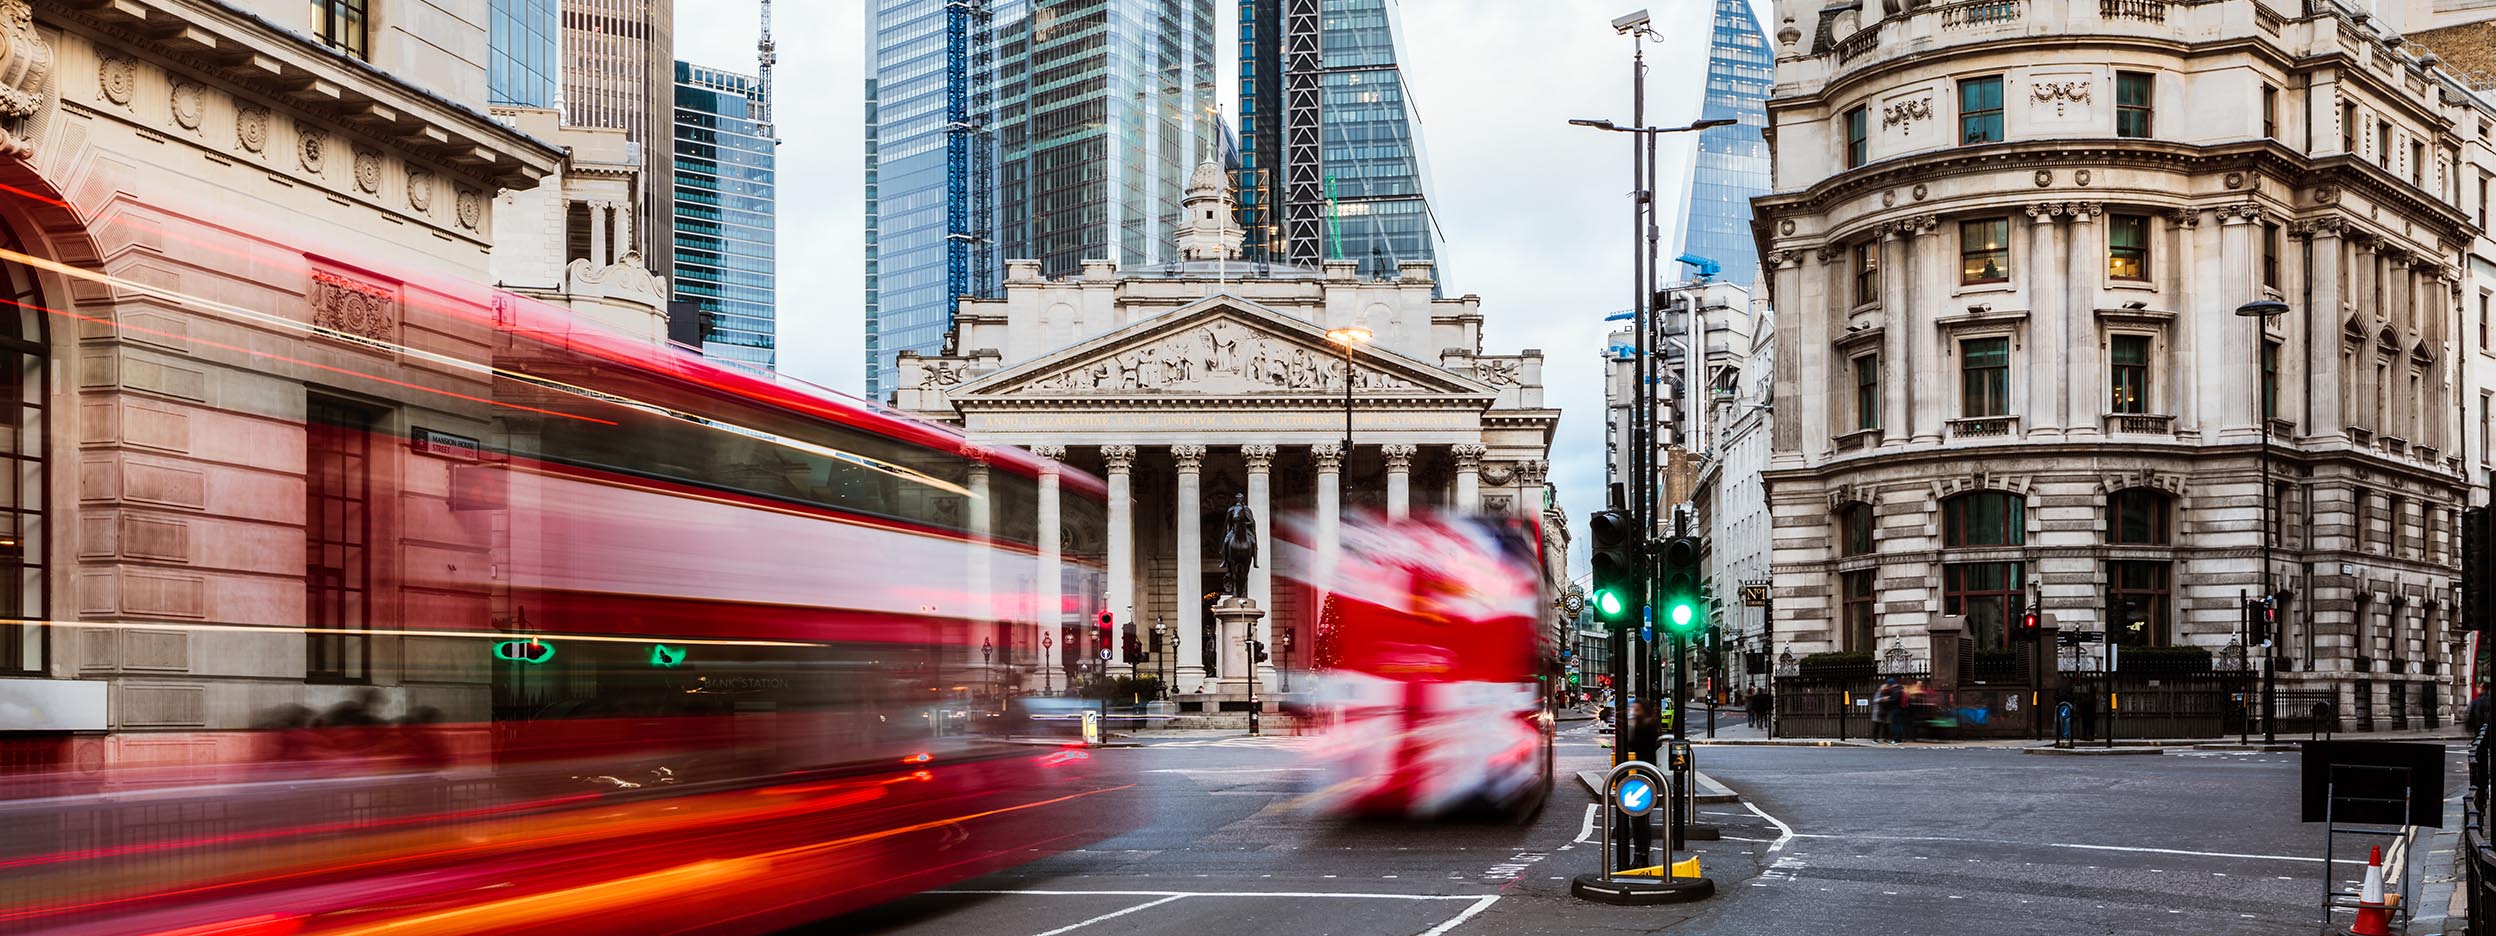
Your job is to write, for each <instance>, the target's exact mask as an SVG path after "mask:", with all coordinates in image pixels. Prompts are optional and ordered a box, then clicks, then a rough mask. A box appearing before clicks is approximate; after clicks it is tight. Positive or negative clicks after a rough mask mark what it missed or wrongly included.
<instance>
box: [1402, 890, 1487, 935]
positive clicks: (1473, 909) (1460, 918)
mask: <svg viewBox="0 0 2496 936" xmlns="http://www.w3.org/2000/svg"><path fill="white" fill-rule="evenodd" d="M1498 902H1499V895H1497V894H1493V895H1491V896H1489V897H1484V898H1482V899H1480V900H1476V901H1474V902H1473V906H1470V907H1466V908H1465V912H1463V913H1459V914H1457V915H1456V916H1455V917H1454V918H1451V919H1449V920H1448V921H1447V922H1445V923H1441V924H1439V925H1437V926H1433V927H1431V928H1429V929H1426V930H1423V931H1421V936H1446V933H1447V931H1449V930H1452V929H1455V928H1456V927H1458V926H1461V925H1463V924H1464V922H1465V921H1466V920H1470V919H1473V915H1474V914H1477V913H1480V912H1482V911H1484V910H1488V909H1490V908H1491V905H1492V904H1495V903H1498Z"/></svg>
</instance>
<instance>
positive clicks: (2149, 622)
mask: <svg viewBox="0 0 2496 936" xmlns="http://www.w3.org/2000/svg"><path fill="white" fill-rule="evenodd" d="M2126 572H2145V573H2154V574H2151V575H2148V576H2147V578H2148V580H2149V581H2148V582H2147V583H2145V584H2139V585H2136V584H2132V583H2130V582H2127V581H2126V580H2125V577H2124V573H2126ZM2126 602H2129V603H2131V604H2132V605H2133V607H2134V608H2135V609H2137V610H2139V611H2140V612H2142V617H2143V618H2144V620H2143V621H2142V622H2141V625H2142V631H2141V636H2140V639H2138V640H2130V639H2125V638H2126V637H2127V636H2128V635H2127V634H2126V633H2125V632H2127V631H2129V630H2130V625H2129V624H2128V623H2127V624H2126V625H2125V626H2124V627H2122V628H2117V627H2115V626H2113V625H2114V623H2115V615H2116V613H2117V611H2118V609H2120V608H2122V607H2123V605H2124V604H2125V603H2126ZM2174 603H2175V563H2174V562H2171V561H2168V560H2163V559H2109V560H2107V561H2106V620H2107V623H2108V627H2107V628H2106V630H2107V635H2106V639H2107V640H2108V641H2109V642H2111V643H2113V644H2114V645H2116V646H2122V647H2164V646H2166V645H2167V643H2168V641H2169V640H2170V639H2171V636H2170V633H2171V631H2172V630H2173V628H2172V627H2171V625H2170V622H2169V620H2168V618H2169V613H2170V609H2171V608H2172V607H2173V606H2174Z"/></svg>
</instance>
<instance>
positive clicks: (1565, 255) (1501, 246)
mask: <svg viewBox="0 0 2496 936" xmlns="http://www.w3.org/2000/svg"><path fill="white" fill-rule="evenodd" d="M758 2H759V0H703V2H700V3H691V2H679V3H678V4H677V22H676V55H677V57H678V58H681V59H684V60H686V61H689V62H694V63H697V64H701V65H708V66H712V67H715V68H724V69H728V70H731V71H741V72H751V71H752V70H753V68H754V42H755V38H756V32H757V29H758V22H759V16H758V15H757V6H758ZM868 2H870V0H782V2H780V3H779V4H777V5H775V6H774V8H773V10H772V14H773V24H772V34H773V36H774V38H775V39H776V40H777V44H778V47H779V50H780V61H779V65H778V67H777V68H776V69H775V70H774V79H773V81H774V84H775V91H776V94H775V97H776V98H777V101H776V102H775V106H774V112H773V122H774V123H775V124H776V125H777V128H778V131H779V134H780V137H781V141H782V142H781V144H780V150H779V154H778V156H779V180H778V181H779V197H780V205H779V209H780V210H779V221H780V231H779V235H780V236H779V252H780V255H779V265H778V269H779V271H780V282H779V299H780V308H779V319H780V339H779V351H780V368H781V370H782V371H784V372H786V373H788V374H789V375H790V376H794V377H798V378H800V379H804V380H808V381H811V382H814V383H817V384H821V385H823V386H826V387H831V388H833V389H836V390H840V391H843V392H847V393H853V394H854V393H858V392H860V390H861V389H862V388H863V386H864V384H865V377H864V371H865V368H864V363H865V351H864V348H865V336H864V332H863V328H864V321H865V312H864V309H863V302H864V295H865V279H864V276H865V274H864V267H865V260H864V246H863V244H864V227H865V222H864V219H863V215H864V199H863V196H862V188H863V185H864V181H865V168H864V146H865V126H864V121H865V116H864V106H863V102H864V93H865V81H866V72H865V68H864V62H865V58H866V53H867V40H866V13H865V10H864V6H865V4H866V3H868ZM1637 2H1638V0H1600V2H1597V0H1402V3H1403V9H1402V14H1403V16H1402V19H1403V25H1404V49H1403V51H1404V57H1405V59H1406V61H1405V62H1404V63H1403V64H1404V66H1405V80H1406V83H1407V84H1408V85H1409V86H1410V89H1411V94H1412V96H1413V100H1414V103H1415V106H1416V108H1417V109H1418V110H1419V112H1420V115H1421V121H1422V134H1423V145H1424V147H1425V148H1426V153H1427V157H1428V160H1429V170H1430V174H1431V184H1432V190H1431V195H1432V200H1433V202H1434V203H1435V210H1436V211H1437V213H1438V220H1439V225H1440V228H1441V230H1442V232H1443V234H1444V238H1445V240H1444V242H1443V247H1442V251H1441V255H1440V264H1439V265H1440V269H1441V270H1442V272H1443V275H1444V277H1445V279H1446V283H1445V291H1446V293H1447V294H1449V295H1462V294H1465V293H1473V294H1477V295H1479V296H1481V297H1482V316H1483V344H1484V350H1485V351H1486V352H1487V353H1492V354H1505V353H1512V352H1513V351H1514V350H1516V349H1521V348H1536V349H1540V350H1541V351H1542V352H1543V368H1544V369H1543V383H1544V387H1545V390H1544V394H1545V396H1544V399H1545V402H1546V404H1547V405H1551V406H1555V407H1558V408H1559V409H1560V410H1561V418H1560V429H1559V435H1558V438H1557V439H1556V440H1555V441H1554V442H1553V444H1552V451H1551V461H1552V471H1551V477H1552V481H1553V483H1554V485H1555V486H1556V487H1557V489H1558V490H1559V493H1560V499H1561V505H1562V506H1563V507H1564V508H1566V509H1567V511H1568V516H1569V522H1570V523H1571V525H1572V526H1573V527H1576V528H1578V529H1580V530H1582V528H1583V526H1584V519H1585V517H1586V515H1587V514H1588V513H1589V512H1590V511H1593V510H1597V509H1600V508H1601V507H1602V506H1603V491H1604V483H1605V478H1604V454H1603V420H1604V413H1603V381H1602V369H1601V367H1600V366H1598V365H1597V362H1598V361H1599V360H1600V354H1601V349H1602V347H1603V343H1604V341H1603V338H1604V334H1605V332H1606V331H1607V330H1608V328H1607V325H1606V323H1605V322H1604V321H1603V317H1604V316H1605V315H1607V314H1610V313H1611V312H1613V311H1616V310H1620V309H1625V308H1628V307H1629V304H1630V301H1631V298H1632V297H1633V296H1634V295H1635V290H1634V288H1633V284H1632V283H1631V282H1630V268H1629V264H1630V251H1629V246H1630V245H1629V241H1630V232H1629V227H1630V224H1629V211H1630V200H1629V190H1630V163H1629V145H1628V140H1629V138H1628V137H1626V136H1623V135H1620V134H1611V133H1603V132H1600V131H1595V130H1587V129H1581V128H1576V127H1571V126H1568V124H1567V121H1568V120H1569V118H1572V117H1602V118H1610V119H1612V120H1614V121H1616V122H1619V123H1622V124H1627V123H1629V115H1630V84H1631V82H1630V56H1631V41H1630V40H1629V39H1628V38H1627V37H1624V36H1620V35H1617V34H1615V33H1614V32H1613V31H1612V28H1611V22H1612V19H1613V18H1614V17H1616V16H1619V15H1621V14H1624V13H1627V12H1630V11H1631V10H1634V9H1637V8H1638V7H1637V6H1636V5H1635V4H1636V3H1637ZM1216 5H1217V10H1216V13H1215V22H1217V23H1232V22H1235V21H1236V17H1237V9H1236V5H1235V3H1233V2H1231V0H1216ZM1649 8H1650V9H1651V10H1652V15H1653V17H1654V28H1655V29H1656V30H1657V31H1658V32H1660V33H1662V34H1663V36H1664V41H1662V42H1660V43H1653V42H1651V43H1649V44H1648V48H1647V62H1648V64H1649V70H1648V85H1647V88H1648V94H1647V97H1648V102H1647V106H1648V112H1649V113H1648V121H1649V123H1650V124H1658V125H1660V124H1679V123H1688V122H1689V121H1691V120H1694V119H1696V118H1697V117H1698V114H1699V105H1700V101H1699V98H1700V91H1701V84H1702V83H1703V82H1704V80H1705V75H1706V66H1707V55H1706V50H1707V34H1708V18H1709V16H1710V14H1711V12H1712V11H1713V9H1714V6H1713V3H1712V0H1652V2H1651V6H1650V7H1649ZM1754 8H1755V9H1757V8H1758V4H1756V3H1755V4H1754ZM1759 12H1760V14H1761V16H1762V19H1761V21H1762V22H1763V23H1766V24H1769V25H1768V28H1769V31H1771V32H1773V31H1774V29H1775V27H1774V24H1773V23H1772V22H1771V21H1769V20H1768V19H1767V16H1766V15H1767V13H1768V11H1767V10H1766V9H1759ZM1224 33H1225V35H1224V41H1223V42H1222V44H1221V48H1220V50H1219V51H1218V52H1217V56H1216V57H1217V60H1218V63H1219V65H1220V68H1221V70H1222V80H1221V85H1220V87H1221V88H1222V89H1223V91H1222V98H1223V109H1224V111H1225V112H1226V113H1229V112H1232V111H1235V110H1236V95H1237V90H1238V83H1237V80H1236V71H1237V65H1236V51H1235V43H1234V41H1233V40H1232V35H1231V31H1230V30H1224ZM1695 146H1696V139H1695V136H1692V137H1684V138H1682V142H1681V143H1680V145H1668V146H1666V147H1664V148H1663V151H1662V152H1663V154H1664V155H1663V156H1662V157H1661V161H1662V162H1664V163H1665V165H1664V167H1663V170H1662V172H1661V174H1660V180H1659V186H1658V198H1659V200H1660V202H1661V204H1660V206H1659V207H1660V208H1661V209H1662V211H1663V215H1662V217H1663V218H1664V219H1666V222H1667V225H1668V228H1669V225H1670V223H1671V221H1672V220H1673V219H1676V218H1679V217H1680V216H1681V210H1680V203H1681V200H1682V197H1683V194H1684V192H1685V189H1686V187H1687V167H1688V165H1689V162H1690V159H1689V155H1690V153H1691V151H1692V150H1693V149H1694V148H1695ZM1665 241H1666V243H1665V244H1664V249H1663V255H1664V256H1666V257H1671V256H1675V255H1677V254H1678V253H1679V250H1678V249H1677V244H1678V242H1679V232H1678V231H1674V230H1669V229H1668V230H1667V231H1666V232H1665ZM1665 272H1666V274H1667V276H1668V277H1669V276H1670V275H1671V274H1672V273H1673V272H1675V271H1674V270H1672V269H1667V270H1666V271H1665ZM1576 552H1577V553H1578V555H1577V556H1575V557H1573V560H1572V567H1573V568H1575V569H1577V570H1578V571H1579V572H1583V567H1584V564H1585V560H1584V548H1583V546H1582V545H1581V546H1580V547H1579V548H1578V549H1577V550H1576Z"/></svg>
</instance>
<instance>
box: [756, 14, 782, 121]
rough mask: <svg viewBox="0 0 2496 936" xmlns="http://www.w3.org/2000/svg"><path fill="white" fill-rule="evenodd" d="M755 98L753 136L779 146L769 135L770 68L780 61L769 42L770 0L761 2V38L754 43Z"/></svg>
mask: <svg viewBox="0 0 2496 936" xmlns="http://www.w3.org/2000/svg"><path fill="white" fill-rule="evenodd" d="M754 59H755V66H756V67H755V84H756V86H757V87H756V89H755V98H754V135H755V136H758V137H762V138H763V139H765V140H770V141H771V142H772V144H773V145H775V146H776V145H779V143H780V141H779V139H778V138H776V137H773V136H772V135H771V66H772V63H775V62H778V61H780V50H779V47H778V46H776V45H774V44H773V43H772V41H771V0H763V37H762V38H761V39H758V40H756V41H755V43H754Z"/></svg>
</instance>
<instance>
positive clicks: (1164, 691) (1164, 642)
mask: <svg viewBox="0 0 2496 936" xmlns="http://www.w3.org/2000/svg"><path fill="white" fill-rule="evenodd" d="M1178 652H1179V647H1178V645H1177V644H1173V643H1171V642H1170V626H1169V625H1167V624H1163V623H1162V622H1161V619H1160V618H1154V619H1153V655H1155V656H1158V657H1160V658H1161V665H1159V666H1155V667H1153V673H1154V674H1155V675H1157V676H1160V677H1161V696H1162V698H1164V699H1167V698H1169V697H1170V658H1171V657H1173V656H1176V655H1177V654H1178Z"/></svg>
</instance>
